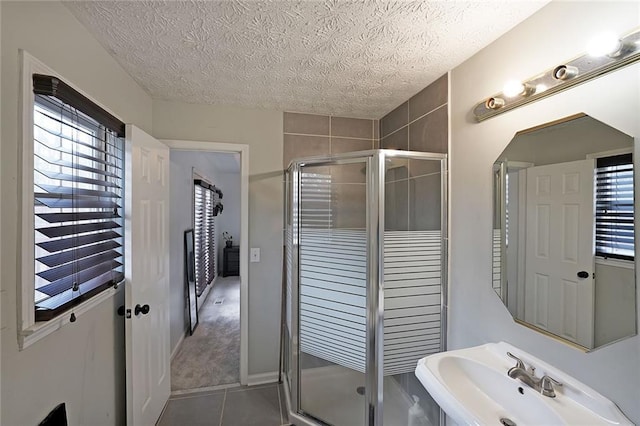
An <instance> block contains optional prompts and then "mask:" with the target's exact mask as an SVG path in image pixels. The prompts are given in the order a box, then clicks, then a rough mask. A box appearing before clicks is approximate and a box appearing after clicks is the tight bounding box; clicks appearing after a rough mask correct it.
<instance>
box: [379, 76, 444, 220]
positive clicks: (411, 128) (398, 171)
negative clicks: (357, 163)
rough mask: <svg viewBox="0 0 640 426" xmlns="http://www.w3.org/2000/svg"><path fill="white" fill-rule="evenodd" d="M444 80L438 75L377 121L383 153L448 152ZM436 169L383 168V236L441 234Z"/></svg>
mask: <svg viewBox="0 0 640 426" xmlns="http://www.w3.org/2000/svg"><path fill="white" fill-rule="evenodd" d="M447 103H448V77H447V75H446V74H445V75H443V76H442V77H440V78H439V79H437V80H436V81H435V82H433V83H432V84H430V85H429V86H427V87H425V88H424V89H423V90H421V91H420V92H419V93H418V94H416V95H415V96H413V97H412V98H411V99H409V100H408V101H406V102H404V103H402V104H401V105H400V106H398V107H397V108H396V109H394V110H393V111H391V112H390V113H389V114H387V115H385V116H384V117H382V119H381V120H380V134H381V140H380V144H381V147H382V148H385V149H400V150H409V151H421V152H432V153H439V154H446V153H447V151H448V142H449V141H448V125H449V124H448V121H449V120H448V112H447ZM440 178H441V174H440V163H439V162H436V161H424V160H410V161H406V160H404V161H397V160H396V161H394V162H393V163H391V164H388V165H387V182H386V188H385V189H386V198H385V202H386V206H385V210H386V211H385V217H386V220H385V226H386V229H387V230H394V231H401V230H434V229H440V196H441V183H440V181H441V179H440Z"/></svg>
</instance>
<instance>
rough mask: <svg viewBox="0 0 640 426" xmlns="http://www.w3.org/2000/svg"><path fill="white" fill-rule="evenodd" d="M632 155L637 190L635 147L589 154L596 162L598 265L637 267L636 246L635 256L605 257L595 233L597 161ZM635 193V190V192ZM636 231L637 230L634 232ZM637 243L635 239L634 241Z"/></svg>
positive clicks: (594, 203)
mask: <svg viewBox="0 0 640 426" xmlns="http://www.w3.org/2000/svg"><path fill="white" fill-rule="evenodd" d="M624 154H631V156H632V160H631V161H632V164H633V165H634V171H633V179H634V188H635V178H636V170H635V154H634V149H633V147H630V148H620V149H612V150H609V151H602V152H597V153H593V154H588V155H587V159H593V160H594V161H595V164H594V189H593V190H594V195H593V205H594V224H593V232H594V242H593V256H594V259H595V263H596V264H600V265H610V266H617V267H622V268H633V266H634V265H635V257H636V256H635V245H634V255H633V256H618V255H609V256H604V255H602V254H600V253H598V252H597V243H596V241H595V232H596V221H595V213H596V212H595V205H596V203H597V193H596V189H597V188H596V182H595V179H596V169H597V160H598V159H599V158H606V157H615V156H618V155H624ZM634 192H635V190H634ZM634 224H635V205H634ZM634 231H635V230H634ZM634 242H635V239H634Z"/></svg>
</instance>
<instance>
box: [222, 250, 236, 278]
mask: <svg viewBox="0 0 640 426" xmlns="http://www.w3.org/2000/svg"><path fill="white" fill-rule="evenodd" d="M230 275H240V247H238V246H234V247H225V248H224V252H223V253H222V276H223V277H228V276H230Z"/></svg>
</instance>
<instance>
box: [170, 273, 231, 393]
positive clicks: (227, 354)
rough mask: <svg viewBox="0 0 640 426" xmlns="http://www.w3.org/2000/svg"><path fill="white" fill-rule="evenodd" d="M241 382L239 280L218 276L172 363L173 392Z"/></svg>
mask: <svg viewBox="0 0 640 426" xmlns="http://www.w3.org/2000/svg"><path fill="white" fill-rule="evenodd" d="M239 382H240V277H237V276H233V277H222V276H219V277H218V278H217V279H216V281H215V286H214V287H213V288H212V289H211V291H210V293H209V295H208V296H207V300H206V301H205V303H204V305H203V306H202V307H201V308H200V310H199V311H198V326H197V328H196V329H195V331H194V333H193V335H192V336H186V337H185V338H184V341H183V342H182V344H181V347H180V349H178V353H177V354H176V356H175V358H174V359H173V361H172V362H171V390H172V391H186V390H192V389H206V388H210V387H213V386H219V385H226V384H232V383H239Z"/></svg>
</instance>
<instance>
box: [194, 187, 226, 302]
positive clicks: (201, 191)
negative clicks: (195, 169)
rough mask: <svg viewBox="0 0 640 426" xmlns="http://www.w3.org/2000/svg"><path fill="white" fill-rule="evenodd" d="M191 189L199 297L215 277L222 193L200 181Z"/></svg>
mask: <svg viewBox="0 0 640 426" xmlns="http://www.w3.org/2000/svg"><path fill="white" fill-rule="evenodd" d="M193 188H194V209H193V210H194V218H193V219H194V227H193V229H194V240H195V251H194V254H195V263H196V294H197V295H198V296H200V295H201V294H202V292H203V291H204V289H205V288H206V287H207V286H208V285H209V284H211V282H212V281H213V280H214V278H215V277H216V275H217V274H216V255H217V251H216V248H217V247H216V238H215V236H216V226H215V217H216V216H217V215H218V213H219V212H221V211H222V203H221V202H220V198H222V192H221V191H220V190H219V189H218V188H216V187H215V186H214V185H211V184H209V183H208V182H206V181H204V180H202V179H195V180H194V186H193Z"/></svg>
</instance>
